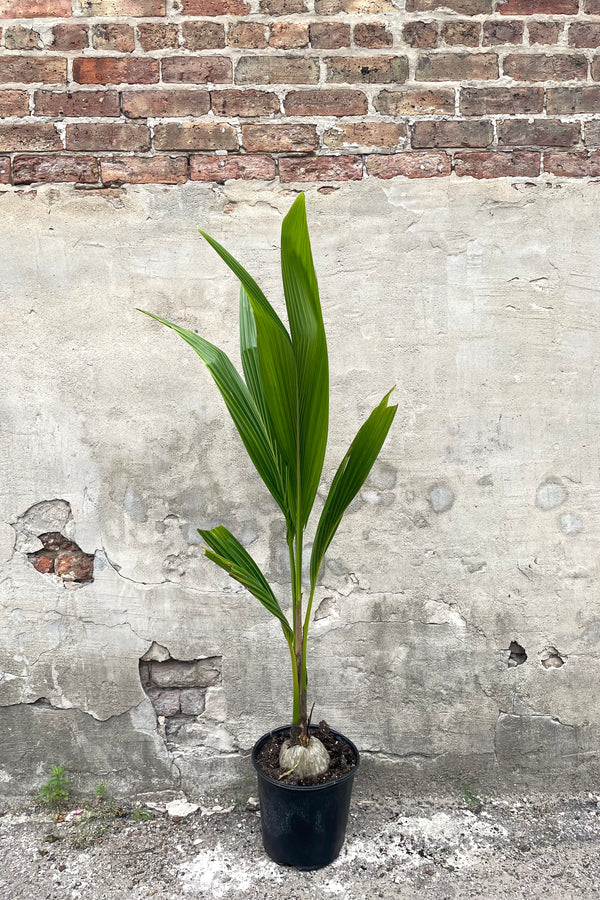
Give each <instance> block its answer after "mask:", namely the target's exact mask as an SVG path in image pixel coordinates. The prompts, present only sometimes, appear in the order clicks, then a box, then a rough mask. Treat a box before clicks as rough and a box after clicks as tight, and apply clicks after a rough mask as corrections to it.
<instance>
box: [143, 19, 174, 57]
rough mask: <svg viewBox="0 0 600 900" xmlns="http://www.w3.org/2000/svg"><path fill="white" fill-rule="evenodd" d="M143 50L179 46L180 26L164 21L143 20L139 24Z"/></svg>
mask: <svg viewBox="0 0 600 900" xmlns="http://www.w3.org/2000/svg"><path fill="white" fill-rule="evenodd" d="M137 33H138V40H139V42H140V46H141V48H142V50H167V49H170V48H172V47H178V46H179V27H178V26H177V25H167V24H165V23H164V22H142V23H141V24H140V25H138V26H137Z"/></svg>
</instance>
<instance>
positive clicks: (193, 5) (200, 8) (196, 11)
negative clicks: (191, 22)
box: [182, 0, 251, 16]
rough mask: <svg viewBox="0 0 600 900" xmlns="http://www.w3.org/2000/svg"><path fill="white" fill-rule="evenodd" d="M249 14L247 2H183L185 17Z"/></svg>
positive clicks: (195, 0)
mask: <svg viewBox="0 0 600 900" xmlns="http://www.w3.org/2000/svg"><path fill="white" fill-rule="evenodd" d="M249 12H251V10H250V4H249V3H246V0H182V13H183V15H184V16H245V15H246V14H247V13H249Z"/></svg>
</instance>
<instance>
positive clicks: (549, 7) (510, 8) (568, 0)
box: [498, 0, 579, 16]
mask: <svg viewBox="0 0 600 900" xmlns="http://www.w3.org/2000/svg"><path fill="white" fill-rule="evenodd" d="M498 12H499V13H502V15H503V16H534V15H536V13H537V14H541V15H545V16H553V15H555V16H563V15H564V16H576V15H577V13H578V12H579V0H506V2H505V3H500V4H499V5H498Z"/></svg>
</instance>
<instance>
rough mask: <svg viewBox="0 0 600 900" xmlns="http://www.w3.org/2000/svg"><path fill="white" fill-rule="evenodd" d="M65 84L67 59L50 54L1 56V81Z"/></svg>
mask: <svg viewBox="0 0 600 900" xmlns="http://www.w3.org/2000/svg"><path fill="white" fill-rule="evenodd" d="M38 81H39V82H43V83H45V84H65V83H66V81H67V61H66V59H57V58H55V57H50V56H35V57H32V56H27V57H22V56H3V57H0V82H2V83H4V84H10V83H12V82H14V83H18V84H34V83H35V82H38Z"/></svg>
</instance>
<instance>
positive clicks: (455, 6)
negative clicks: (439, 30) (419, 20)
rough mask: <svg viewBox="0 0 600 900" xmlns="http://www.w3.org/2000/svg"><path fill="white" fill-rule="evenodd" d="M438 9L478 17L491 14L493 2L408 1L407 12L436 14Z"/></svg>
mask: <svg viewBox="0 0 600 900" xmlns="http://www.w3.org/2000/svg"><path fill="white" fill-rule="evenodd" d="M438 9H451V10H452V11H453V12H457V13H462V14H463V15H465V16H477V15H479V14H480V13H491V12H493V9H492V0H444V2H443V3H442V2H440V0H406V11H407V12H434V11H435V10H438Z"/></svg>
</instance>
